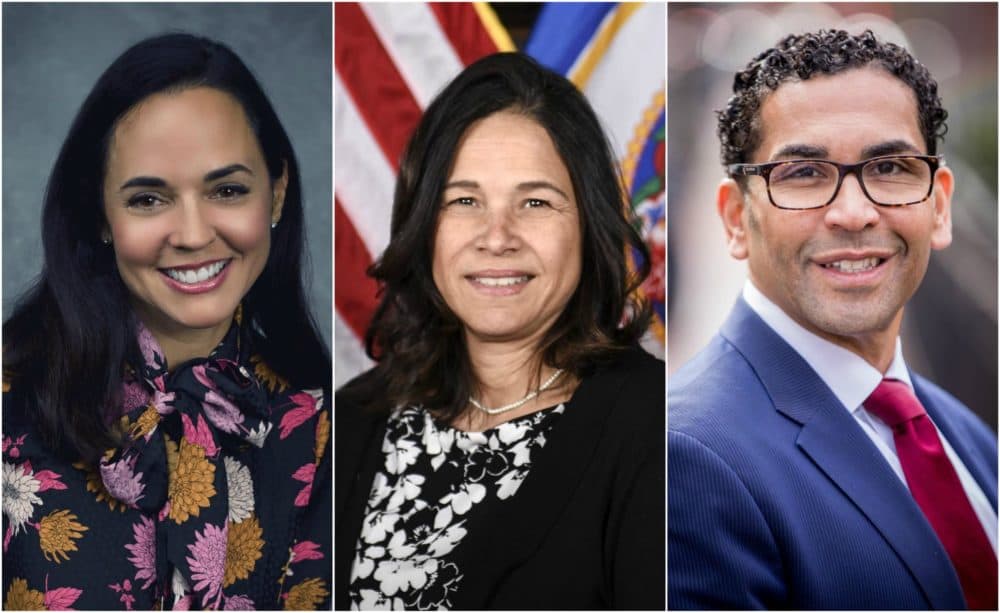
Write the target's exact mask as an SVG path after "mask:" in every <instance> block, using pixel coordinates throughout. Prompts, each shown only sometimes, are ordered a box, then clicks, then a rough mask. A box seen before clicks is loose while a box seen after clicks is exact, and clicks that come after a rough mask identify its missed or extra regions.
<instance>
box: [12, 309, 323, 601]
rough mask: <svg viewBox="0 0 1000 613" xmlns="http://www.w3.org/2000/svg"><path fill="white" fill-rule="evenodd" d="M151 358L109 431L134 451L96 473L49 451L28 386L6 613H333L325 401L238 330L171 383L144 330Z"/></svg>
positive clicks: (18, 418) (120, 451) (16, 452)
mask: <svg viewBox="0 0 1000 613" xmlns="http://www.w3.org/2000/svg"><path fill="white" fill-rule="evenodd" d="M138 344H139V349H140V350H141V351H140V353H141V355H142V356H143V358H144V359H143V363H141V364H130V365H129V366H128V367H127V368H126V382H125V387H124V389H123V392H122V394H121V398H122V400H121V402H122V406H121V407H118V409H117V412H115V411H112V415H110V416H109V422H112V423H114V424H115V428H116V431H117V432H119V433H120V435H121V443H120V444H119V445H118V446H117V447H115V448H113V449H109V450H108V452H107V453H106V454H105V455H104V456H103V457H102V458H101V459H100V461H99V462H97V463H96V465H95V464H91V463H87V462H84V461H82V460H79V459H76V460H74V459H72V458H66V457H65V455H64V454H62V453H57V452H56V451H55V450H52V449H49V448H48V447H47V446H46V444H45V442H44V441H43V439H42V437H41V435H40V434H39V433H38V432H37V431H36V430H35V428H34V425H33V421H32V419H31V416H30V415H29V414H28V412H27V407H28V406H29V405H28V403H27V402H25V400H24V399H23V398H21V397H20V396H19V393H18V392H19V390H18V386H17V380H16V379H13V380H12V381H11V385H10V387H9V389H7V390H5V392H4V398H3V413H4V415H3V417H4V420H3V430H4V431H3V485H4V496H3V532H4V545H3V550H4V553H5V555H4V565H3V594H4V597H3V598H4V600H3V604H4V608H5V609H12V610H15V609H16V610H40V609H49V610H55V609H67V608H73V609H124V610H140V609H144V610H148V609H153V608H186V609H225V610H253V609H275V608H282V607H284V608H298V609H303V608H310V609H311V608H321V609H322V608H329V607H330V577H331V574H332V572H331V571H332V569H331V563H332V560H331V556H330V551H331V545H332V526H331V514H332V500H331V487H330V486H331V480H332V475H331V474H330V472H331V471H330V453H329V446H330V418H329V410H328V408H327V407H325V406H324V405H325V402H324V401H325V398H326V394H325V393H324V391H322V390H309V389H300V388H296V387H295V386H294V384H293V383H292V380H293V378H289V377H287V374H286V373H280V374H279V373H277V372H275V371H273V370H272V369H271V368H270V367H269V366H268V365H267V364H266V362H265V361H264V360H263V358H261V357H260V356H257V355H255V354H253V353H252V351H251V350H252V345H253V342H252V336H251V334H250V333H249V331H248V330H246V329H242V328H241V327H240V326H238V325H233V326H232V328H231V329H230V331H229V333H228V334H227V335H226V337H225V338H224V339H223V341H222V343H221V344H220V345H219V346H218V347H217V348H216V350H215V351H214V352H213V353H212V354H211V355H210V356H209V357H208V358H205V359H201V360H193V361H191V362H188V363H186V364H184V365H181V366H180V367H178V368H177V369H173V370H170V371H168V369H167V364H166V361H165V360H164V358H163V354H162V351H161V350H160V348H159V346H158V345H157V343H156V341H155V339H154V338H153V337H152V335H151V334H150V333H149V332H148V331H147V330H146V329H145V328H143V327H141V326H140V327H139V329H138ZM251 355H253V356H254V357H253V359H251V357H250V356H251ZM277 552H283V553H280V554H279V553H277ZM275 556H280V557H279V559H270V558H272V557H275Z"/></svg>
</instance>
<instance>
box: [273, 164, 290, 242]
mask: <svg viewBox="0 0 1000 613" xmlns="http://www.w3.org/2000/svg"><path fill="white" fill-rule="evenodd" d="M287 189H288V163H287V162H282V164H281V176H280V177H278V178H277V179H275V181H274V185H273V186H272V192H271V226H272V227H273V226H275V225H277V224H278V222H279V221H281V211H282V209H284V206H285V192H286V190H287Z"/></svg>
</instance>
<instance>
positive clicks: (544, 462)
mask: <svg viewBox="0 0 1000 613" xmlns="http://www.w3.org/2000/svg"><path fill="white" fill-rule="evenodd" d="M624 380H625V373H624V372H622V371H621V370H618V369H613V370H611V371H605V372H598V373H596V374H595V375H593V376H591V377H586V378H584V379H583V381H582V382H581V383H580V386H579V387H578V388H577V390H576V392H574V394H573V398H572V399H571V400H570V401H569V405H568V406H567V407H566V412H565V414H563V415H562V416H561V417H560V421H559V422H558V423H556V424H555V426H554V427H553V430H552V432H551V434H550V435H549V440H548V442H547V443H546V445H545V447H543V448H542V449H540V450H539V451H538V453H537V455H536V456H534V457H533V458H532V461H533V464H534V465H533V466H532V469H531V472H530V473H529V474H528V477H527V478H526V479H525V480H524V483H522V484H521V487H520V489H519V490H518V492H517V494H516V495H515V496H514V497H513V498H512V499H510V500H509V501H507V502H506V503H504V504H495V505H491V506H490V508H489V510H488V511H487V512H486V513H483V514H480V515H478V516H477V517H475V518H474V519H473V520H471V522H470V524H469V526H468V528H469V532H468V535H467V536H466V537H465V539H464V540H463V541H462V544H461V545H460V549H459V550H457V551H456V554H457V555H458V556H459V557H460V558H461V559H462V561H463V562H464V565H463V567H462V570H463V572H464V577H463V579H462V585H461V589H459V591H458V593H457V594H456V596H455V600H454V602H453V603H452V604H453V606H454V608H455V609H486V608H489V607H490V606H491V602H492V601H493V599H494V597H495V596H496V594H497V592H498V591H499V590H500V588H501V587H502V585H503V579H504V578H505V577H506V576H508V575H509V574H510V572H511V571H512V570H513V569H515V568H516V567H517V566H519V565H521V564H522V563H523V562H524V561H525V560H527V559H528V558H530V557H531V555H532V554H533V553H534V552H535V551H536V550H537V549H538V548H539V546H540V545H541V544H542V542H543V541H544V539H545V536H546V535H547V534H548V533H549V532H550V531H551V530H552V528H553V526H554V525H555V524H556V522H557V520H558V519H559V518H560V516H562V515H563V514H564V513H565V511H566V509H567V507H568V505H569V503H570V500H571V498H572V496H573V494H574V492H575V491H576V490H577V489H578V488H579V487H580V486H581V484H582V481H583V477H584V475H585V474H586V472H587V469H588V467H589V466H590V464H591V463H592V462H593V461H594V457H595V451H596V449H597V446H598V443H599V442H600V440H601V436H602V433H603V431H604V429H605V425H606V422H607V419H608V416H609V415H610V413H611V407H613V406H615V399H616V398H617V397H618V396H619V395H620V393H621V387H622V385H623V383H624Z"/></svg>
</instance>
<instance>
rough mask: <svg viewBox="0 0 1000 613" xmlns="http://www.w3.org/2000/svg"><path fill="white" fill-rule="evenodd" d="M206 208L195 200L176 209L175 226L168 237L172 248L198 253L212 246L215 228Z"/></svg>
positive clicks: (185, 202)
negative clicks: (199, 250)
mask: <svg viewBox="0 0 1000 613" xmlns="http://www.w3.org/2000/svg"><path fill="white" fill-rule="evenodd" d="M204 208H205V207H202V206H201V204H200V203H199V202H198V201H197V199H194V198H191V199H186V200H183V201H181V202H180V206H178V207H177V209H176V215H175V219H174V226H173V228H172V229H171V232H170V236H169V237H168V242H169V244H170V246H171V247H174V248H175V249H180V250H184V251H197V250H198V249H202V248H204V247H207V246H208V245H210V244H212V242H213V241H214V240H215V236H216V233H215V226H214V225H213V223H212V221H211V219H210V218H209V217H207V216H206V211H205V210H204Z"/></svg>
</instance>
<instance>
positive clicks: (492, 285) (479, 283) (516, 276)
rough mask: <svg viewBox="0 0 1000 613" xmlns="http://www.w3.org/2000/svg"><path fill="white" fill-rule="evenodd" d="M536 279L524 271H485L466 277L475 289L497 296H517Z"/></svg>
mask: <svg viewBox="0 0 1000 613" xmlns="http://www.w3.org/2000/svg"><path fill="white" fill-rule="evenodd" d="M534 278H535V275H533V274H530V273H528V272H525V271H523V270H484V271H477V272H474V273H470V274H467V275H465V279H466V280H467V281H468V282H469V283H471V284H472V286H473V287H474V288H475V289H477V290H478V291H480V292H484V293H486V294H490V295H495V296H507V295H511V294H516V293H518V292H520V291H521V290H522V289H523V288H524V287H525V286H526V285H527V284H528V283H529V282H530V281H531V280H532V279H534Z"/></svg>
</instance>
